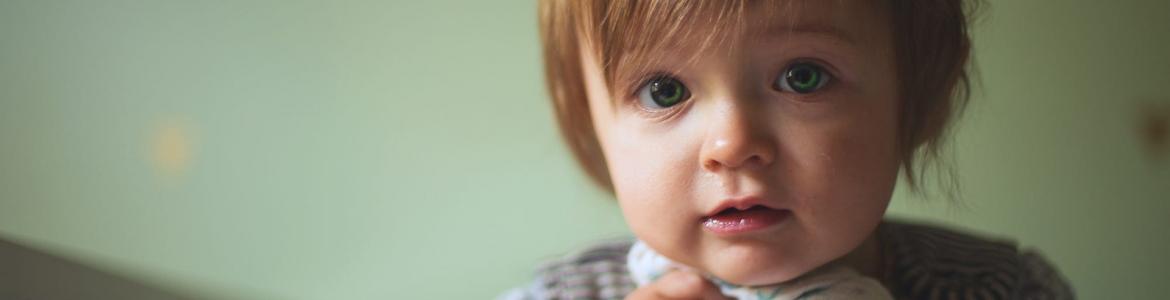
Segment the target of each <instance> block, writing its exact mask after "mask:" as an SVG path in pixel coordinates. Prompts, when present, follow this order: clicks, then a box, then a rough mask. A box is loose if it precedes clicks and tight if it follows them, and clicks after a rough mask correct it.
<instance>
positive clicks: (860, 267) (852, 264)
mask: <svg viewBox="0 0 1170 300" xmlns="http://www.w3.org/2000/svg"><path fill="white" fill-rule="evenodd" d="M833 263H838V264H842V265H845V266H847V267H849V268H852V269H853V270H855V271H857V272H858V273H861V275H864V276H866V277H870V278H873V279H876V280H877V281H878V282H885V278H884V277H885V264H884V259H883V258H882V244H881V241H880V240H878V234H877V233H876V232H875V233H871V234H870V235H869V238H866V239H865V241H864V242H862V243H861V245H860V246H857V248H856V249H853V251H852V252H849V254H846V255H845V256H844V257H842V258H839V259H837V260H836V261H834V262H833Z"/></svg>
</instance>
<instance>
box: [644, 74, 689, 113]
mask: <svg viewBox="0 0 1170 300" xmlns="http://www.w3.org/2000/svg"><path fill="white" fill-rule="evenodd" d="M686 93H687V90H686V88H685V87H683V85H682V83H681V82H678V80H675V79H674V78H669V77H667V78H658V79H654V80H653V81H651V82H650V98H651V100H654V104H657V105H659V106H661V107H671V106H674V105H675V104H678V103H679V102H682V100H686Z"/></svg>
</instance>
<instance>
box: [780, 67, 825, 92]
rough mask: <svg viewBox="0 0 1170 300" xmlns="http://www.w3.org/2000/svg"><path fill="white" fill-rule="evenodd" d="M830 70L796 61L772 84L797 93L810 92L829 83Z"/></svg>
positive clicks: (782, 89) (781, 89)
mask: <svg viewBox="0 0 1170 300" xmlns="http://www.w3.org/2000/svg"><path fill="white" fill-rule="evenodd" d="M829 79H831V76H829V73H828V72H825V69H824V68H821V67H820V66H818V65H815V64H812V63H805V62H802V63H795V64H792V65H791V66H788V69H786V70H784V73H782V74H780V78H776V82H774V83H773V84H772V88H775V89H777V90H780V91H785V92H794V93H797V94H808V93H812V92H815V91H816V90H819V89H820V88H821V87H824V86H825V84H827V83H829Z"/></svg>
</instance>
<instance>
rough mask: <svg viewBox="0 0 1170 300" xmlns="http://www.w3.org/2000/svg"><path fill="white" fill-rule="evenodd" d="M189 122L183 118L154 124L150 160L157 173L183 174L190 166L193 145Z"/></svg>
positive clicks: (164, 120) (169, 119)
mask: <svg viewBox="0 0 1170 300" xmlns="http://www.w3.org/2000/svg"><path fill="white" fill-rule="evenodd" d="M194 142H195V141H194V137H193V134H192V127H191V122H190V121H188V120H187V119H184V118H168V119H163V120H162V121H160V122H157V123H155V125H154V129H153V130H152V134H151V140H150V149H151V150H150V155H151V157H150V159H151V163H152V166H153V167H154V169H155V171H158V173H160V174H163V175H167V176H177V175H181V174H183V172H185V171H186V170H187V169H188V168H189V167H190V164H191V160H192V157H193V151H192V146H193V145H194Z"/></svg>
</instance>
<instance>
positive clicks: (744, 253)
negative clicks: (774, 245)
mask: <svg viewBox="0 0 1170 300" xmlns="http://www.w3.org/2000/svg"><path fill="white" fill-rule="evenodd" d="M785 250H793V249H785ZM786 252H789V251H783V250H780V251H778V249H770V247H759V246H758V245H757V246H755V247H753V246H732V247H728V248H726V249H721V250H719V251H716V252H714V253H708V254H707V255H706V256H707V257H704V258H703V259H702V260H703V262H701V263H700V264H701V265H702V268H703V269H704V271H707V272H708V273H710V274H712V275H714V276H715V277H717V278H719V279H721V280H723V281H727V282H729V283H732V284H736V285H748V286H758V285H770V284H775V283H781V282H785V281H789V280H792V279H794V278H796V277H800V275H803V274H804V273H806V272H809V271H811V270H812V269H814V268H816V267H817V266H818V265H821V264H820V263H817V262H813V261H807V258H805V259H800V258H799V257H801V255H795V253H786ZM786 254H793V255H786Z"/></svg>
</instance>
